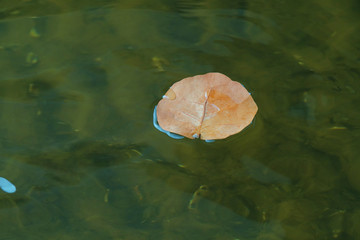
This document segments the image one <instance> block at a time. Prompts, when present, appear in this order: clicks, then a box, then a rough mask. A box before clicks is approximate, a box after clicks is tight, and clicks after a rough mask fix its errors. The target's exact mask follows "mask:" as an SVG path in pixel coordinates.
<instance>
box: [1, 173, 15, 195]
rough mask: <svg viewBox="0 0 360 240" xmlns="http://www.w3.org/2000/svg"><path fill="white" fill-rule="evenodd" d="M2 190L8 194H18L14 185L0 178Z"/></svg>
mask: <svg viewBox="0 0 360 240" xmlns="http://www.w3.org/2000/svg"><path fill="white" fill-rule="evenodd" d="M0 188H1V189H2V190H3V191H4V192H7V193H14V192H16V187H15V185H14V184H12V183H11V182H9V180H7V179H5V178H3V177H0Z"/></svg>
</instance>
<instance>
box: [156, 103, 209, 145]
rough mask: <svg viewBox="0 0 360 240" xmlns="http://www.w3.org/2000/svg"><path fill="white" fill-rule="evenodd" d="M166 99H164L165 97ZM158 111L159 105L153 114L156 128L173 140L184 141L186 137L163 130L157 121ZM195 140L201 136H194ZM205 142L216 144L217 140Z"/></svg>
mask: <svg viewBox="0 0 360 240" xmlns="http://www.w3.org/2000/svg"><path fill="white" fill-rule="evenodd" d="M163 98H164V97H163ZM156 109H157V105H156V106H155V108H154V112H153V124H154V127H155V128H156V129H157V130H159V131H160V132H163V133H166V134H167V135H168V136H169V137H171V138H174V139H183V138H184V137H183V136H181V135H178V134H175V133H172V132H169V131H166V130H164V129H162V128H161V127H160V125H159V123H158V121H157V116H156ZM193 137H194V138H198V137H199V136H198V135H197V134H194V136H193ZM205 142H208V143H210V142H215V140H205Z"/></svg>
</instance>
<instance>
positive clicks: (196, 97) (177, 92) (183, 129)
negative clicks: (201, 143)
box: [157, 73, 258, 140]
mask: <svg viewBox="0 0 360 240" xmlns="http://www.w3.org/2000/svg"><path fill="white" fill-rule="evenodd" d="M257 110H258V108H257V106H256V103H255V102H254V100H253V98H252V97H251V95H250V93H249V92H248V91H247V90H246V89H245V88H244V87H243V86H242V85H241V84H240V83H239V82H235V81H232V80H231V79H230V78H228V77H227V76H225V75H224V74H221V73H207V74H204V75H197V76H194V77H189V78H185V79H183V80H181V81H179V82H176V83H174V84H173V85H172V86H171V87H170V89H169V90H168V91H167V92H166V94H165V96H164V98H163V99H162V100H161V101H160V102H159V104H158V107H157V120H158V123H159V125H160V127H161V128H163V129H164V130H166V131H170V132H173V133H176V134H180V135H182V136H185V137H187V138H191V139H193V138H196V137H200V138H201V139H204V140H212V139H223V138H226V137H228V136H230V135H233V134H235V133H238V132H240V131H241V130H242V129H244V128H245V127H246V126H248V125H249V124H250V123H251V121H252V119H253V118H254V116H255V114H256V112H257Z"/></svg>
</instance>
